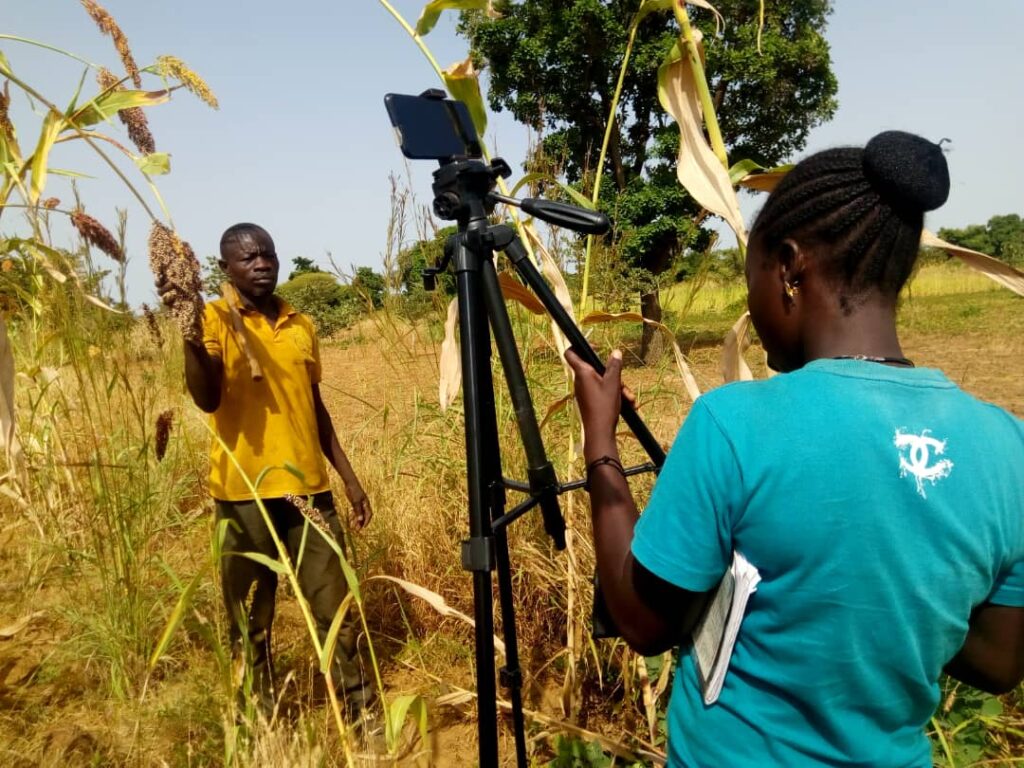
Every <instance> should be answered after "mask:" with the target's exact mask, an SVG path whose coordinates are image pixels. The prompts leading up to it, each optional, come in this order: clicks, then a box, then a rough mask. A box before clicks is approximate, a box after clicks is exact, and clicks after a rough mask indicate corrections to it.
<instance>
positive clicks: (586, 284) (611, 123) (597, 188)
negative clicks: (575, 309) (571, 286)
mask: <svg viewBox="0 0 1024 768" xmlns="http://www.w3.org/2000/svg"><path fill="white" fill-rule="evenodd" d="M640 5H641V7H642V6H643V2H641V3H640ZM639 27H640V12H639V11H637V13H636V14H634V16H633V22H632V24H630V25H629V39H628V40H627V41H626V52H625V53H624V54H623V57H622V66H621V67H619V79H618V82H616V83H615V92H614V93H613V94H612V106H611V108H610V109H609V110H608V123H607V125H605V129H604V139H603V140H602V141H601V155H600V157H598V160H597V177H596V178H595V179H594V191H593V193H592V194H591V197H590V199H591V202H593V203H594V206H595V208H596V207H597V201H598V198H599V197H600V195H601V179H602V178H603V177H604V162H605V158H606V157H607V155H608V144H609V143H610V142H611V138H612V131H613V130H615V113H616V112H618V111H619V99H621V98H622V86H623V84H624V83H625V82H626V71H627V70H628V69H629V59H630V57H631V56H632V55H633V44H634V43H635V42H636V32H637V29H639ZM593 246H594V236H593V235H587V249H586V253H585V255H584V257H583V291H582V293H581V294H580V312H586V311H587V296H588V295H589V291H590V254H591V251H592V249H593Z"/></svg>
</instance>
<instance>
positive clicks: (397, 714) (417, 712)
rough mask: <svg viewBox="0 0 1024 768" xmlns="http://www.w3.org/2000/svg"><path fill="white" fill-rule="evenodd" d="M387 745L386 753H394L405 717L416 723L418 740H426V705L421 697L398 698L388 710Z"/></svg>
mask: <svg viewBox="0 0 1024 768" xmlns="http://www.w3.org/2000/svg"><path fill="white" fill-rule="evenodd" d="M388 715H389V717H388V729H387V734H386V737H387V743H388V751H390V752H394V751H395V749H396V747H397V746H398V737H399V736H401V735H402V728H404V727H405V720H406V718H407V717H412V718H413V719H414V722H415V723H416V725H417V727H418V729H419V732H420V738H421V739H423V741H424V742H426V740H427V704H426V702H425V701H424V700H423V697H422V696H416V695H406V696H399V697H398V698H396V699H395V700H394V701H393V702H391V707H390V708H389V710H388Z"/></svg>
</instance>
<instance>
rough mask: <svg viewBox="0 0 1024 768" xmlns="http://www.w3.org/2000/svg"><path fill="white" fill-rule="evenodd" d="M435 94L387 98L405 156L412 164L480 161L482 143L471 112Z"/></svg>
mask: <svg viewBox="0 0 1024 768" xmlns="http://www.w3.org/2000/svg"><path fill="white" fill-rule="evenodd" d="M436 94H437V96H427V95H424V96H407V95H403V94H398V93H389V94H387V95H386V96H385V97H384V106H385V107H386V108H387V110H388V117H390V118H391V124H392V125H393V126H394V127H395V133H396V134H397V135H398V145H399V146H400V147H401V148H402V154H403V155H405V156H406V157H408V158H409V159H410V160H448V159H450V158H453V157H480V155H481V153H480V139H479V138H477V135H476V128H474V127H473V120H472V118H471V117H470V116H469V109H468V108H467V107H466V105H465V104H464V103H463V102H461V101H455V100H454V99H445V98H439V97H440V96H441V95H442V92H440V91H438V92H436Z"/></svg>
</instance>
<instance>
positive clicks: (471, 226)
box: [423, 157, 610, 291]
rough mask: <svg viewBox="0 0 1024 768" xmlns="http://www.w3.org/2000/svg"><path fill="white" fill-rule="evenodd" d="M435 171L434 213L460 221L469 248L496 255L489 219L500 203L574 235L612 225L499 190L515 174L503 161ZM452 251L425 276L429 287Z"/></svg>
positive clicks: (456, 162) (594, 215)
mask: <svg viewBox="0 0 1024 768" xmlns="http://www.w3.org/2000/svg"><path fill="white" fill-rule="evenodd" d="M440 163H441V166H440V168H438V169H437V170H436V171H434V183H433V185H432V189H433V191H434V213H436V214H437V216H438V217H439V218H442V219H446V220H449V221H452V220H454V221H456V222H457V223H458V225H459V231H460V232H462V233H465V235H466V245H467V246H468V247H470V248H473V249H474V250H479V249H481V248H487V249H489V250H493V249H494V247H495V243H494V242H493V238H492V237H491V236H490V235H489V234H488V232H487V230H488V221H487V217H488V216H490V214H491V213H493V212H494V208H495V206H496V205H497V204H498V203H504V204H505V205H512V206H515V207H517V208H521V209H522V210H523V211H525V212H526V213H528V214H530V215H531V216H534V217H536V218H538V219H540V220H541V221H546V222H547V223H549V224H554V225H555V226H558V227H565V228H567V229H571V230H573V231H574V232H580V233H583V234H591V235H603V234H604V233H605V232H607V231H608V229H609V227H610V224H609V221H608V217H607V216H605V215H604V214H603V213H600V212H598V211H590V210H587V209H586V208H580V207H577V206H575V205H568V204H566V203H560V202H556V201H553V200H543V199H541V198H538V197H527V198H523V199H522V200H520V199H517V198H515V197H510V196H509V195H503V194H500V193H498V192H495V191H494V188H495V187H496V186H497V183H498V179H506V178H508V177H509V176H511V175H512V169H511V168H510V167H509V164H508V163H506V162H505V161H504V160H502V159H501V158H500V157H496V158H494V159H493V160H492V161H491V162H490V164H488V163H485V162H484V161H483V160H480V159H478V158H463V157H456V158H449V159H446V160H441V161H440ZM450 257H451V256H450V251H449V249H447V248H446V249H445V256H444V258H443V259H442V260H441V262H440V263H439V264H437V265H436V266H434V267H428V268H427V269H425V270H424V271H423V281H424V287H425V288H426V289H427V290H428V291H430V290H433V289H434V285H435V278H436V276H437V275H438V274H439V273H441V272H443V271H444V270H445V269H447V267H448V261H449V259H450Z"/></svg>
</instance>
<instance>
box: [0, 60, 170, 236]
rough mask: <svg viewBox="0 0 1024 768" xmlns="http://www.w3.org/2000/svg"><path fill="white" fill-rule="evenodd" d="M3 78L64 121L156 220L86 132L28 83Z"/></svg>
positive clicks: (25, 164) (126, 178) (144, 201)
mask: <svg viewBox="0 0 1024 768" xmlns="http://www.w3.org/2000/svg"><path fill="white" fill-rule="evenodd" d="M4 77H6V78H7V79H8V80H10V81H11V82H12V83H14V84H15V85H16V86H18V87H19V88H21V89H22V90H23V91H25V93H27V94H28V95H29V96H32V97H33V98H34V99H36V100H37V101H38V102H39V103H40V104H43V105H45V106H46V107H47V108H48V109H50V110H51V111H52V112H53V113H54V114H56V115H58V116H60V118H61V119H62V120H64V121H65V122H66V123H67V124H68V125H69V126H71V128H72V129H74V131H75V132H76V133H77V134H78V135H79V136H81V137H82V139H83V140H84V141H85V143H86V144H88V145H89V146H90V147H92V148H93V150H95V152H96V154H98V155H99V156H100V157H101V158H103V161H104V162H105V163H106V164H107V165H109V166H110V168H111V170H112V171H113V172H114V173H115V174H117V177H118V178H119V179H121V181H123V182H124V184H125V186H126V187H128V189H129V191H130V192H131V193H132V194H133V195H134V196H135V199H136V200H138V201H139V205H141V206H142V209H143V210H144V211H145V212H146V214H147V215H148V216H149V218H150V219H152V220H154V221H156V220H157V217H156V215H155V214H154V213H153V211H152V209H151V208H150V207H149V205H148V204H147V203H146V200H145V198H144V197H143V196H142V194H141V193H140V192H139V190H138V189H136V188H135V185H134V184H132V182H131V181H130V180H129V178H128V177H127V176H125V175H124V172H123V171H122V170H121V169H120V168H118V167H117V164H116V163H115V162H114V161H113V160H111V159H110V157H109V156H108V155H107V153H106V152H104V151H103V150H102V149H100V148H99V145H97V144H96V143H95V142H94V141H93V139H92V137H91V136H89V133H88V131H85V130H84V129H82V128H79V127H78V125H76V124H75V123H74V122H73V121H71V120H69V119H68V118H66V117H65V116H64V113H63V112H61V111H60V110H59V109H58V108H57V105H56V104H54V103H53V102H51V101H50V100H49V99H47V98H45V97H44V96H43V95H42V94H41V93H39V92H38V91H37V90H36V89H35V88H33V87H32V86H30V85H29V84H28V83H25V82H24V81H22V80H21V79H20V78H18V77H16V76H15V75H14V74H13V73H12V72H10V71H7V72H6V73H5V74H4ZM31 157H32V156H31V155H30V156H29V159H31ZM28 167H29V161H28V159H26V160H25V162H24V164H23V165H22V170H21V172H22V173H24V171H25V169H27V168H28ZM2 204H3V201H0V206H2Z"/></svg>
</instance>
